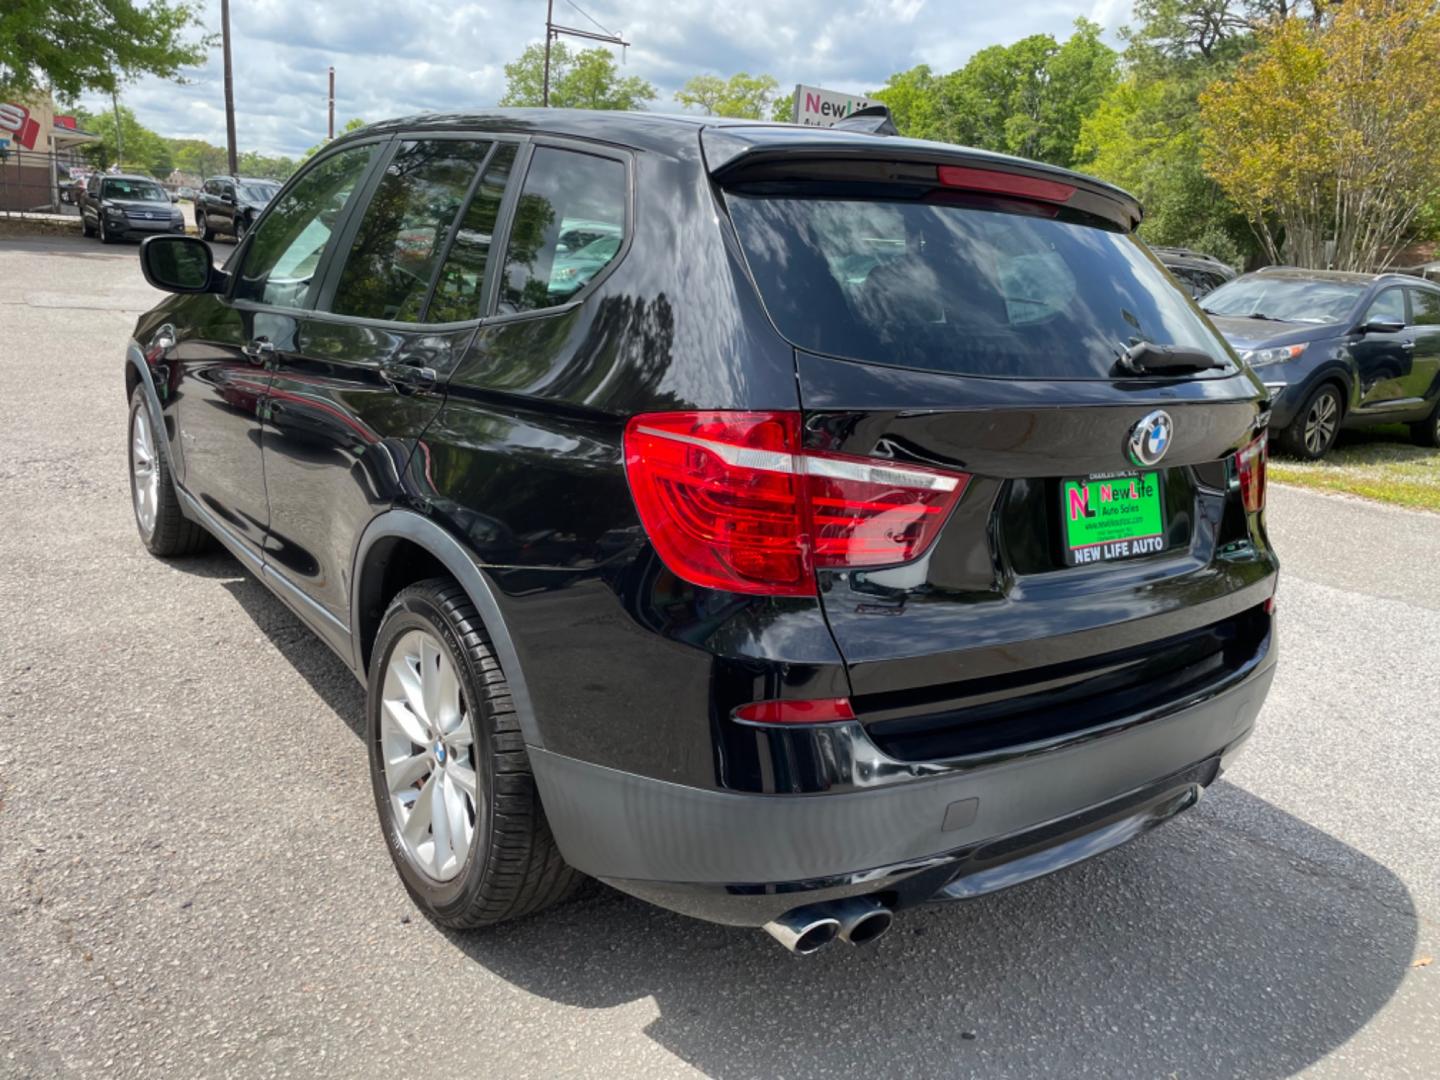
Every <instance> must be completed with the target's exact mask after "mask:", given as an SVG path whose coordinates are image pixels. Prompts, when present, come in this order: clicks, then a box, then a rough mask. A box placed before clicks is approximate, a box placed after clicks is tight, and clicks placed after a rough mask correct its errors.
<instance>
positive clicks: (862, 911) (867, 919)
mask: <svg viewBox="0 0 1440 1080" xmlns="http://www.w3.org/2000/svg"><path fill="white" fill-rule="evenodd" d="M826 910H827V911H828V912H829V913H830V914H831V915H834V916H835V918H837V919H839V920H840V937H841V938H842V939H844V940H845V941H848V942H849V943H850V944H851V945H868V944H869V943H870V942H872V941H874V940H875V939H876V938H878V937H880V936H881V935H882V934H884V933H885V931H887V930H889V929H890V924H891V923H892V922H894V921H895V914H894V912H892V911H891V910H890V909H889V908H888V907H886V906H885V905H884V904H882V903H881V902H880V901H879V900H876V899H874V898H873V897H869V896H852V897H851V898H850V899H848V900H840V901H837V902H836V903H834V904H830V905H828V906H827V908H826Z"/></svg>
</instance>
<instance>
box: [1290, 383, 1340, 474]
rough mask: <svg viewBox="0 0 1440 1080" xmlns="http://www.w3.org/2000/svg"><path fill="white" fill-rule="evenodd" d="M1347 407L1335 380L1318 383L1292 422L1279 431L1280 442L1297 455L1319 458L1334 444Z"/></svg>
mask: <svg viewBox="0 0 1440 1080" xmlns="http://www.w3.org/2000/svg"><path fill="white" fill-rule="evenodd" d="M1344 410H1345V403H1344V401H1342V400H1341V397H1340V390H1339V388H1338V387H1336V386H1335V384H1334V383H1323V384H1321V385H1320V386H1317V387H1316V388H1315V389H1314V390H1313V391H1311V393H1310V396H1309V397H1308V398H1306V399H1305V404H1304V405H1302V406H1301V407H1300V410H1299V412H1297V413H1296V414H1295V419H1294V420H1292V421H1291V423H1290V426H1289V427H1287V428H1286V429H1285V430H1284V431H1282V432H1281V433H1280V444H1281V446H1283V447H1284V448H1285V449H1286V451H1288V452H1289V453H1291V454H1293V455H1294V456H1295V457H1298V458H1303V459H1305V460H1306V461H1318V460H1319V459H1320V458H1323V457H1324V456H1325V455H1326V454H1328V453H1329V452H1330V448H1331V447H1333V446H1334V445H1335V439H1336V437H1337V436H1338V435H1339V434H1340V420H1341V418H1342V417H1343V416H1344ZM1327 417H1328V424H1327V423H1326V418H1327Z"/></svg>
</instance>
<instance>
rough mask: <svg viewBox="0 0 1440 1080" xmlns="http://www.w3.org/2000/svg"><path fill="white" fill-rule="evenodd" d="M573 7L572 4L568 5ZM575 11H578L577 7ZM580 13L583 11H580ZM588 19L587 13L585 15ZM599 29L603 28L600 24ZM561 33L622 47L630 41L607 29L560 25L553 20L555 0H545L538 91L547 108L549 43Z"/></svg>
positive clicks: (541, 102) (548, 96)
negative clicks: (541, 74)
mask: <svg viewBox="0 0 1440 1080" xmlns="http://www.w3.org/2000/svg"><path fill="white" fill-rule="evenodd" d="M570 6H571V7H575V5H574V4H571V5H570ZM575 10H576V11H580V9H579V8H578V7H576V8H575ZM580 14H581V15H585V12H583V11H580ZM585 17H586V18H587V19H590V16H589V15H585ZM590 21H591V22H592V23H595V25H596V26H600V24H599V23H596V22H595V20H594V19H590ZM600 29H601V30H605V28H604V27H603V26H600ZM561 34H569V35H570V36H571V37H578V38H585V39H586V40H588V41H603V42H606V43H607V44H609V45H619V46H620V47H621V48H622V49H628V48H629V47H630V42H628V41H626V40H625V39H624V38H622V37H621V36H620V35H619V34H612V33H610V32H609V31H608V30H606V31H605V33H603V34H597V33H595V31H593V30H578V29H576V28H575V27H573V26H561V25H560V24H559V23H557V22H556V21H555V0H545V82H544V85H543V86H542V88H541V91H540V104H542V105H544V106H545V107H546V108H547V109H548V108H549V107H550V43H551V42H552V41H554V40H555V39H556V38H558V37H559V36H560V35H561Z"/></svg>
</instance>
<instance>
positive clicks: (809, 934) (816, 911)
mask: <svg viewBox="0 0 1440 1080" xmlns="http://www.w3.org/2000/svg"><path fill="white" fill-rule="evenodd" d="M765 932H766V933H767V934H769V935H770V936H771V937H773V938H774V939H775V940H776V941H778V942H780V944H781V945H784V946H785V948H787V949H789V950H790V951H791V952H792V953H796V954H797V955H799V956H809V955H810V954H811V953H813V952H817V951H818V950H820V949H823V948H824V947H825V946H826V945H829V944H830V943H831V942H832V941H834V940H835V937H836V935H837V934H839V933H840V920H839V919H837V918H835V916H834V915H831V914H830V913H829V911H828V910H826V909H825V908H824V907H822V906H818V905H817V906H815V907H801V908H796V909H795V910H794V911H787V912H786V913H785V914H784V915H781V916H780V917H779V918H778V919H776V920H775V921H774V922H768V923H766V924H765Z"/></svg>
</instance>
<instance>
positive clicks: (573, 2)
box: [565, 0, 620, 37]
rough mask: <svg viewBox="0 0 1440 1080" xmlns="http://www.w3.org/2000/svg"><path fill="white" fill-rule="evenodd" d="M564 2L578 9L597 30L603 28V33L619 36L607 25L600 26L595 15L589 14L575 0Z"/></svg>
mask: <svg viewBox="0 0 1440 1080" xmlns="http://www.w3.org/2000/svg"><path fill="white" fill-rule="evenodd" d="M565 3H567V4H569V5H570V6H571V7H572V8H574V9H575V10H576V11H578V12H579V13H580V14H581V15H584V16H585V18H587V19H589V20H590V24H591V25H592V26H594V27H595V28H596V29H597V30H604V31H605V33H607V34H609V35H610V36H611V37H619V36H620V35H619V34H617V33H615V31H614V30H611V29H610V28H609V27H608V26H602V25H600V21H599V20H598V19H596V18H595V16H593V15H591V14H590V13H589V12H588V11H586V10H585V9H584V8H582V7H581V6H580V5H579V4H577V3H575V0H565Z"/></svg>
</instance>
